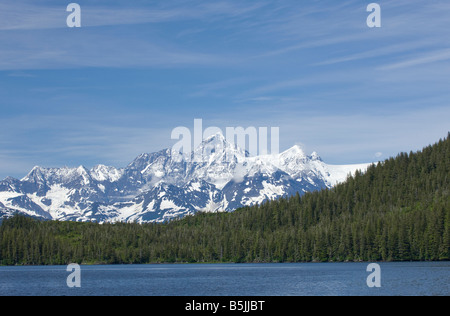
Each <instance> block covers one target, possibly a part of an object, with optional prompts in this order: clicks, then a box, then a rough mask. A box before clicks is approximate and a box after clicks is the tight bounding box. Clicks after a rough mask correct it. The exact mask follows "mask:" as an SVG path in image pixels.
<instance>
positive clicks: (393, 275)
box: [0, 262, 450, 296]
mask: <svg viewBox="0 0 450 316" xmlns="http://www.w3.org/2000/svg"><path fill="white" fill-rule="evenodd" d="M380 267H381V287H380V288H369V287H368V286H367V283H366V279H367V277H368V276H369V274H370V272H366V268H367V263H299V264H193V265H169V264H167V265H166V264H161V265H99V266H81V275H80V276H81V278H80V279H81V287H80V288H69V287H68V286H67V283H66V280H67V277H68V276H69V274H70V272H67V271H66V267H65V266H35V267H0V296H2V295H45V296H47V295H70V296H78V295H102V296H103V295H120V296H125V295H146V296H153V295H157V296H166V295H168V296H302V295H314V296H316V295H333V296H334V295H420V296H422V295H445V296H448V295H450V262H406V263H380Z"/></svg>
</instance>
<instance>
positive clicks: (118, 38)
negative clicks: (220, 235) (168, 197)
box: [0, 0, 450, 178]
mask: <svg viewBox="0 0 450 316" xmlns="http://www.w3.org/2000/svg"><path fill="white" fill-rule="evenodd" d="M70 2H71V1H67V3H65V2H64V1H60V0H58V1H31V0H29V1H23V0H17V1H6V0H0V113H1V115H0V126H1V129H0V178H4V177H6V176H14V177H18V178H21V177H23V176H24V175H25V174H27V173H28V171H29V170H30V169H31V168H32V167H33V166H35V165H40V166H44V167H61V166H66V165H67V166H79V165H85V166H86V167H92V166H94V165H96V164H100V163H101V164H107V165H113V166H116V167H124V166H126V165H127V164H128V163H129V162H130V161H132V160H133V159H134V158H135V157H136V156H137V155H139V154H140V153H143V152H153V151H157V150H160V149H162V148H167V147H170V146H171V145H172V144H173V143H174V141H172V140H171V139H170V134H171V131H172V129H174V128H175V127H177V126H186V127H189V128H193V123H194V119H195V118H201V119H203V125H204V127H208V126H218V127H220V128H222V129H225V127H226V126H232V127H234V126H243V127H248V126H255V127H279V128H280V149H281V150H284V149H287V148H289V147H291V146H293V145H294V144H298V145H301V146H302V147H303V148H304V149H305V151H306V152H307V153H310V152H312V151H317V152H318V153H319V155H321V157H322V158H323V160H324V161H325V162H327V163H332V164H346V163H363V162H371V161H375V160H379V159H385V158H388V157H390V156H394V155H396V154H397V153H398V152H400V151H410V150H419V149H421V148H422V147H423V146H426V145H428V144H430V143H434V142H435V141H437V140H439V138H443V137H445V136H446V135H447V132H448V131H449V126H450V124H449V122H450V120H449V117H450V104H449V100H450V36H449V35H450V33H449V29H450V19H449V17H450V2H449V1H448V0H436V1H426V0H396V1H378V3H379V4H380V6H381V10H382V11H381V17H382V27H381V28H368V27H367V25H366V18H367V16H368V14H369V13H368V12H366V7H367V5H368V4H369V3H370V2H371V1H361V0H355V1H344V0H343V1H335V0H304V1H303V0H302V1H298V0H295V1H294V0H285V1H264V0H261V1H249V0H239V1H237V0H236V1H234V0H226V1H225V0H223V1H222V0H217V1H216V0H214V1H212V0H209V1H206V0H203V1H187V0H171V1H132V3H130V2H131V1H118V0H117V1H111V0H109V1H93V0H89V1H81V0H79V1H74V2H77V3H78V4H79V5H80V6H81V10H82V11H81V21H82V22H81V24H82V27H81V28H68V27H67V25H66V18H67V16H68V14H69V13H68V12H66V7H67V5H68V4H69V3H70Z"/></svg>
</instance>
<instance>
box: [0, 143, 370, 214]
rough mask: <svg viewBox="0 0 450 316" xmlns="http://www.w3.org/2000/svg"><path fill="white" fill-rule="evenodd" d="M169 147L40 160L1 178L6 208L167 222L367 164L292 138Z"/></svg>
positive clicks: (339, 176)
mask: <svg viewBox="0 0 450 316" xmlns="http://www.w3.org/2000/svg"><path fill="white" fill-rule="evenodd" d="M174 154H175V153H173V152H172V150H171V149H165V150H161V151H159V152H156V153H151V154H141V155H139V156H138V157H137V158H136V159H135V160H134V161H133V162H131V163H130V164H129V165H128V166H127V167H126V168H122V169H117V168H114V167H109V166H105V165H97V166H95V167H93V168H92V169H91V170H88V169H86V168H85V167H83V166H80V167H77V168H68V167H63V168H42V167H38V166H36V167H34V168H33V169H32V170H31V171H30V172H29V173H28V174H27V175H26V176H25V177H24V178H22V179H21V180H18V179H14V178H11V177H8V178H6V179H5V180H3V181H0V216H1V215H6V216H10V215H12V214H14V213H16V212H19V213H23V214H27V215H30V216H36V217H41V218H45V219H56V220H73V221H98V222H116V221H120V222H130V221H132V222H134V221H137V222H162V221H166V220H170V219H174V218H178V217H183V216H186V215H188V214H195V213H196V212H223V211H228V212H229V211H234V210H235V209H236V208H239V207H242V206H249V205H254V204H256V203H262V202H264V201H266V200H268V199H276V198H279V197H282V196H290V195H294V194H295V193H296V192H299V193H300V194H304V193H305V192H309V191H314V190H320V189H323V188H330V187H332V186H334V185H336V184H337V183H339V182H342V181H345V179H346V178H347V176H348V175H349V174H353V173H354V172H355V171H356V170H361V171H365V170H366V168H367V166H368V165H369V164H358V165H327V164H325V163H324V162H323V161H322V160H321V158H320V157H319V155H318V154H317V153H312V154H311V155H309V156H308V155H306V154H305V153H304V152H303V150H302V149H301V148H300V147H299V146H294V147H292V148H290V149H288V150H286V151H285V152H282V153H280V154H277V155H264V156H257V157H248V153H247V152H245V151H244V150H242V149H240V148H238V147H236V146H234V145H233V144H230V143H228V142H227V141H226V139H225V137H224V136H223V135H221V134H216V135H213V136H211V137H209V138H207V139H206V140H204V141H203V142H202V143H201V144H200V145H199V146H198V147H197V148H195V150H194V151H193V152H192V154H191V157H193V158H194V157H201V158H202V159H199V160H195V159H192V160H191V161H189V162H186V161H179V160H178V159H174V157H175V155H174Z"/></svg>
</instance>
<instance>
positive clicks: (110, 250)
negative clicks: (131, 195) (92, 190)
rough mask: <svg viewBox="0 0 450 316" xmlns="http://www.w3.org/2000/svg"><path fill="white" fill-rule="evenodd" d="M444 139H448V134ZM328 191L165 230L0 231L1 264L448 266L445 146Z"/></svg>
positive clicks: (449, 145)
mask: <svg viewBox="0 0 450 316" xmlns="http://www.w3.org/2000/svg"><path fill="white" fill-rule="evenodd" d="M449 135H450V134H449ZM449 135H447V138H446V139H444V140H440V141H439V142H438V143H436V144H435V145H432V146H428V147H426V148H424V149H423V150H422V151H421V152H417V153H412V152H411V153H409V154H407V153H402V154H400V155H398V156H397V157H396V158H391V159H388V160H386V161H384V162H382V163H378V165H373V166H371V167H369V168H368V170H367V172H366V173H364V174H361V173H356V174H355V175H354V176H353V177H349V178H348V180H347V181H346V182H345V183H343V184H340V185H337V186H335V187H334V188H332V189H328V190H322V191H317V192H313V193H307V194H305V195H304V196H301V197H300V196H299V195H298V194H297V195H296V196H294V197H291V198H282V199H279V200H276V201H271V202H267V203H264V204H263V205H259V206H254V207H246V208H242V209H239V210H237V211H235V212H233V213H215V214H197V215H195V216H190V217H186V218H184V219H181V220H176V221H172V222H170V223H165V224H143V225H141V224H123V223H117V224H103V225H100V224H96V223H75V222H55V221H37V220H34V219H31V218H26V217H23V216H15V217H13V218H10V219H5V220H4V221H3V223H2V225H1V226H0V264H3V265H11V264H67V263H71V262H77V263H155V262H301V261H353V260H356V261H358V260H363V261H377V260H383V261H394V260H449V259H450V249H449V247H450V197H449V192H450V188H449V182H450V179H449V175H450V139H449Z"/></svg>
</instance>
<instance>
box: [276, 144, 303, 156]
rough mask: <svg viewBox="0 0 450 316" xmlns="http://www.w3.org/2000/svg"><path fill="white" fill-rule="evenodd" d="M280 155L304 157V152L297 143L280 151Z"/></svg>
mask: <svg viewBox="0 0 450 316" xmlns="http://www.w3.org/2000/svg"><path fill="white" fill-rule="evenodd" d="M281 156H283V157H299V158H306V155H305V152H304V151H303V149H302V148H301V147H300V146H299V145H294V146H292V147H291V148H289V149H288V150H286V151H284V152H282V153H281Z"/></svg>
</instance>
